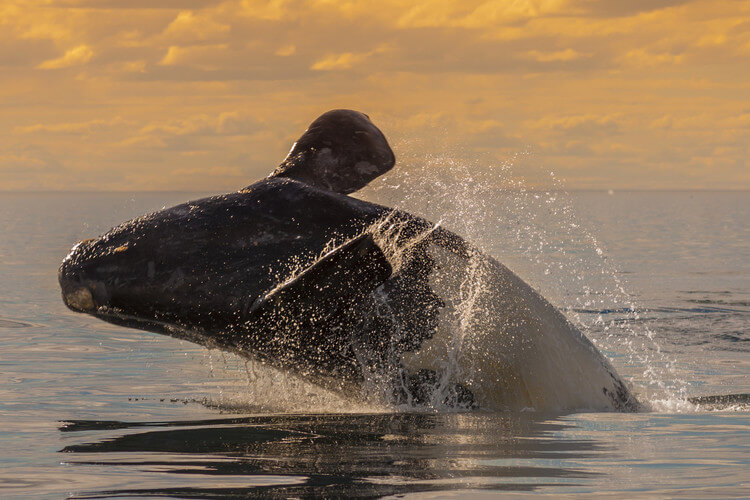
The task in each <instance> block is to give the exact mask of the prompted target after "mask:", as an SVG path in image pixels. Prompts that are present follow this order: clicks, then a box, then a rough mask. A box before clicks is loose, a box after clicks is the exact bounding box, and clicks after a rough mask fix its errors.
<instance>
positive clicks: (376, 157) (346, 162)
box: [271, 109, 396, 194]
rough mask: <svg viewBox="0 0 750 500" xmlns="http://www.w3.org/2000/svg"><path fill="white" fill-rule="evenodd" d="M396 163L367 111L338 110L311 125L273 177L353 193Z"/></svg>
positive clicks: (326, 114) (322, 116) (329, 112)
mask: <svg viewBox="0 0 750 500" xmlns="http://www.w3.org/2000/svg"><path fill="white" fill-rule="evenodd" d="M395 163H396V157H395V156H394V154H393V151H392V150H391V148H390V146H389V145H388V141H387V140H386V139H385V136H384V135H383V133H382V132H381V131H380V130H379V129H378V128H377V127H376V126H375V125H373V123H372V122H371V121H370V118H369V117H368V116H367V115H366V114H364V113H360V112H358V111H352V110H349V109H335V110H333V111H328V112H327V113H324V114H323V115H321V116H320V117H318V118H317V119H316V120H315V121H314V122H312V123H311V124H310V126H309V127H308V128H307V130H306V131H305V133H304V134H302V137H300V138H299V139H298V140H297V142H295V143H294V146H292V149H291V151H289V154H288V155H287V157H286V159H285V160H284V161H283V162H282V163H281V165H279V167H278V168H277V169H276V170H274V171H273V173H272V174H271V177H287V178H290V179H294V180H297V181H300V182H304V183H305V184H309V185H311V186H315V187H317V188H321V189H327V190H330V191H335V192H337V193H342V194H349V193H353V192H354V191H357V190H358V189H361V188H362V187H364V186H366V185H367V183H369V182H370V181H371V180H373V179H374V178H376V177H378V176H380V175H382V174H384V173H386V172H388V171H389V170H390V169H391V168H393V165H394V164H395Z"/></svg>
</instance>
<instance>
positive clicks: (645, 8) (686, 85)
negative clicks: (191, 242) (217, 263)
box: [0, 0, 750, 191]
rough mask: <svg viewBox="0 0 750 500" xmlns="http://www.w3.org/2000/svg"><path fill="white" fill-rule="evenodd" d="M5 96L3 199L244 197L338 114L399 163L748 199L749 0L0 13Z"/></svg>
mask: <svg viewBox="0 0 750 500" xmlns="http://www.w3.org/2000/svg"><path fill="white" fill-rule="evenodd" d="M0 105H1V106H2V108H1V109H2V111H1V112H0V113H1V114H0V190H34V191H38V190H118V191H136V190H201V191H222V190H235V189H239V188H241V187H243V186H245V185H247V184H250V183H251V182H253V181H254V180H257V179H258V178H259V177H261V176H264V175H266V174H267V173H269V172H270V171H271V170H273V168H274V167H275V166H276V165H277V164H278V163H279V161H280V160H281V159H283V157H284V156H285V154H286V152H287V151H288V150H289V148H290V146H291V144H292V142H293V141H294V139H295V138H296V137H298V136H299V135H300V134H301V133H302V131H303V130H304V129H305V127H306V126H307V124H308V123H309V122H310V121H312V120H313V119H314V118H315V117H317V116H318V115H319V114H320V113H322V112H324V111H326V110H328V109H331V108H352V109H358V110H361V111H364V112H365V113H367V114H369V115H370V117H371V118H372V119H373V121H374V122H375V123H376V124H377V125H379V126H380V127H381V128H382V129H383V131H384V132H385V133H386V135H387V136H388V137H389V138H390V139H391V142H392V144H393V146H394V150H395V151H396V154H397V156H398V157H402V158H403V157H408V156H410V157H412V158H413V157H415V156H417V157H418V156H419V155H421V154H428V153H432V154H434V155H438V156H441V155H445V157H446V158H454V159H459V161H460V159H466V161H472V162H475V163H476V167H475V168H484V167H483V166H484V165H491V164H493V163H499V162H503V161H509V160H510V159H512V158H513V157H514V155H517V154H518V153H524V154H526V156H527V157H528V156H530V157H531V158H532V163H534V164H535V165H539V166H542V167H543V168H544V169H547V170H548V171H554V172H555V174H556V175H557V176H558V177H560V178H562V179H564V180H565V186H566V187H567V188H569V189H579V188H593V189H610V188H611V189H627V188H638V189H640V188H645V189H750V163H749V162H748V156H750V1H729V0H727V1H719V0H716V1H701V0H697V1H681V0H628V1H625V0H612V1H594V0H538V1H530V0H528V1H525V0H506V1H481V0H462V1H450V0H436V1H421V0H414V1H410V2H403V1H393V0H379V1H357V0H350V1H332V0H310V1H284V0H274V1H270V2H261V1H255V0H241V1H210V0H67V1H63V0H61V1H52V0H48V1H33V0H26V1H22V2H14V1H10V2H8V1H3V0H0ZM527 161H528V160H527ZM404 168H406V167H404ZM436 168H437V167H436ZM521 173H522V172H521Z"/></svg>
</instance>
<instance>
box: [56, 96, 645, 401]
mask: <svg viewBox="0 0 750 500" xmlns="http://www.w3.org/2000/svg"><path fill="white" fill-rule="evenodd" d="M394 162H395V157H394V155H393V152H392V151H391V149H390V147H389V146H388V142H387V141H386V139H385V137H384V136H383V134H382V133H381V132H380V130H378V128H377V127H375V125H373V124H372V122H371V121H370V120H369V118H368V117H367V116H366V115H364V114H362V113H359V112H356V111H350V110H335V111H330V112H328V113H325V114H324V115H322V116H321V117H319V118H318V119H317V120H315V121H314V122H313V123H312V124H311V125H310V127H309V128H308V129H307V130H306V131H305V133H304V134H303V135H302V137H301V138H300V139H299V140H298V141H297V142H296V143H295V145H294V147H293V148H292V150H291V152H290V153H289V156H288V157H287V158H286V159H285V160H284V162H283V163H282V164H281V165H280V166H279V167H278V168H277V169H276V170H275V171H274V172H273V173H272V174H271V175H270V176H269V177H267V178H266V179H263V180H260V181H258V182H256V183H254V184H252V185H250V186H248V187H247V188H245V189H242V190H241V191H239V192H236V193H229V194H225V195H219V196H213V197H209V198H205V199H201V200H196V201H190V202H187V203H184V204H181V205H177V206H174V207H171V208H167V209H164V210H160V211H158V212H154V213H151V214H148V215H145V216H142V217H139V218H136V219H133V220H131V221H128V222H125V223H124V224H122V225H120V226H117V227H115V228H113V229H112V230H110V231H109V232H107V233H106V234H104V235H102V236H101V237H99V238H96V239H91V240H86V241H83V242H81V243H79V244H78V245H76V246H75V247H73V249H72V250H71V252H70V253H69V255H68V256H67V257H66V258H65V259H64V261H63V262H62V265H61V266H60V270H59V281H60V287H61V289H62V296H63V300H64V302H65V304H66V305H67V306H68V307H69V308H71V309H73V310H75V311H78V312H84V313H88V314H91V315H94V316H96V317H98V318H101V319H103V320H105V321H110V322H113V323H117V324H122V325H125V326H131V327H135V328H141V329H145V330H150V331H155V332H159V333H163V334H167V335H172V336H176V337H179V338H183V339H187V340H190V341H192V342H196V343H199V344H203V345H207V346H210V347H217V348H220V349H223V350H227V351H231V352H235V353H237V354H239V355H241V356H246V357H252V358H254V359H259V360H262V361H263V362H266V363H268V364H270V365H272V366H275V367H277V368H280V369H283V370H288V371H291V372H294V373H297V374H299V375H302V376H304V377H306V378H308V379H309V380H311V381H313V382H315V383H318V384H320V385H323V386H325V387H329V388H335V389H339V390H343V391H345V392H348V393H350V394H359V392H360V391H361V388H362V386H363V384H365V382H366V381H367V380H378V381H379V382H382V383H385V384H386V385H388V386H389V387H390V391H389V392H388V393H389V394H391V397H392V401H394V402H397V403H398V402H409V403H416V404H428V405H433V406H434V405H437V406H439V405H441V404H449V405H453V406H461V407H475V406H480V407H483V408H487V409H516V410H518V409H523V408H527V407H534V408H536V409H538V410H573V409H584V408H586V409H619V410H623V409H624V410H633V409H637V408H638V403H637V401H636V400H635V398H633V397H632V395H631V394H630V392H629V390H628V389H627V387H626V386H625V385H624V384H623V382H622V381H621V380H620V379H619V377H618V376H617V374H616V373H615V371H614V369H613V368H612V367H611V365H610V364H609V362H608V361H607V360H606V359H605V358H604V357H603V356H602V355H601V354H600V353H599V352H598V351H597V350H596V348H595V347H594V346H593V344H591V343H590V342H589V341H588V339H586V338H585V336H583V335H582V334H581V333H580V332H579V331H578V330H577V329H576V328H575V327H574V326H573V325H571V324H570V323H569V322H568V321H567V320H566V319H565V317H564V316H563V315H562V314H561V313H559V312H558V311H557V310H556V309H555V308H554V307H552V306H551V305H550V304H549V303H548V302H547V301H546V300H544V299H543V298H542V297H541V296H540V295H539V294H537V293H536V292H534V291H533V290H532V289H531V288H530V287H529V286H528V285H527V284H525V283H524V282H523V281H522V280H521V279H520V278H518V277H517V276H515V275H514V274H513V273H512V272H511V271H510V270H508V269H507V268H505V267H504V266H502V265H501V264H499V263H498V262H496V261H495V260H494V259H492V258H491V257H489V256H487V255H484V254H483V253H482V252H480V251H478V250H477V249H475V248H473V247H472V246H471V245H469V244H468V243H466V242H465V241H464V240H463V239H461V238H460V237H459V236H457V235H455V234H453V233H451V232H450V231H447V230H445V229H442V228H439V227H436V226H434V225H433V224H431V223H430V222H428V221H426V220H424V219H422V218H420V217H416V216H413V215H411V214H408V213H406V212H403V211H399V210H394V209H390V208H387V207H383V206H380V205H376V204H373V203H369V202H366V201H362V200H358V199H355V198H351V197H349V196H346V194H348V193H351V192H353V191H356V190H357V189H359V188H361V187H362V186H364V185H366V184H367V183H368V182H370V181H371V180H372V179H374V178H375V177H377V176H378V175H381V174H383V173H384V172H387V171H388V170H390V169H391V168H392V167H393V165H394ZM479 268H481V269H483V272H482V280H481V283H480V285H481V287H480V288H481V290H480V289H478V292H481V293H473V292H472V294H471V296H472V299H471V301H470V302H471V303H472V304H473V306H472V308H471V310H468V309H467V306H466V303H465V301H464V299H465V295H466V291H467V288H466V284H467V283H468V282H469V281H471V280H472V279H473V278H472V277H473V275H474V273H476V270H477V269H479ZM472 318H473V319H472ZM456 329H463V330H464V331H462V332H461V335H460V337H461V342H457V341H456V339H457V337H456V335H455V332H456Z"/></svg>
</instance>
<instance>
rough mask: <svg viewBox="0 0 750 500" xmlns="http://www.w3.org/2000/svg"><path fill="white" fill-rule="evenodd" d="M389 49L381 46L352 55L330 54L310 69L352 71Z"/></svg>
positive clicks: (350, 53) (345, 53)
mask: <svg viewBox="0 0 750 500" xmlns="http://www.w3.org/2000/svg"><path fill="white" fill-rule="evenodd" d="M387 50H388V47H387V46H385V45H381V46H380V47H377V48H375V49H373V50H371V51H369V52H361V53H352V52H343V53H340V54H329V55H327V56H325V57H323V58H322V59H320V60H318V61H315V62H314V63H313V65H312V66H310V69H312V70H314V71H332V70H341V69H350V68H352V67H354V66H357V65H359V64H362V63H363V62H365V61H366V60H367V59H369V58H370V57H372V56H374V55H376V54H382V53H383V52H386V51H387Z"/></svg>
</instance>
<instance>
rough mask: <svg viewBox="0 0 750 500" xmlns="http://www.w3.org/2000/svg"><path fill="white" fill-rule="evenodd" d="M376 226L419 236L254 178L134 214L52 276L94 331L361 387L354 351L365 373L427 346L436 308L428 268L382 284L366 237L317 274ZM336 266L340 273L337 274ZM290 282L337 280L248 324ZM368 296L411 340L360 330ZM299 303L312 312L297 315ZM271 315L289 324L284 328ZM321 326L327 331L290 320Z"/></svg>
mask: <svg viewBox="0 0 750 500" xmlns="http://www.w3.org/2000/svg"><path fill="white" fill-rule="evenodd" d="M385 217H390V220H391V221H395V220H398V221H399V223H400V224H402V225H403V227H404V228H405V230H404V231H403V233H402V235H403V236H404V237H407V236H408V235H409V234H414V233H417V232H419V231H425V230H428V229H430V228H431V225H430V223H428V222H427V221H425V220H423V219H420V218H418V217H414V216H411V215H409V214H407V213H405V212H401V211H397V210H393V209H390V208H387V207H383V206H380V205H376V204H373V203H369V202H366V201H362V200H358V199H356V198H352V197H349V196H346V195H343V194H339V193H335V192H333V191H328V190H324V189H318V188H316V187H313V186H310V185H307V184H304V183H302V182H298V181H296V180H292V179H288V178H282V177H270V178H266V179H263V180H261V181H259V182H257V183H255V184H253V185H251V186H249V187H248V188H245V189H243V190H242V191H240V192H236V193H229V194H224V195H219V196H212V197H209V198H204V199H201V200H195V201H190V202H187V203H183V204H181V205H177V206H174V207H171V208H167V209H164V210H160V211H158V212H154V213H151V214H148V215H144V216H142V217H139V218H136V219H133V220H131V221H129V222H126V223H124V224H121V225H119V226H117V227H115V228H113V229H112V230H110V231H109V232H107V233H106V234H104V235H102V236H101V237H99V238H97V239H92V240H87V241H84V242H82V243H80V244H78V245H77V246H76V247H74V248H73V250H72V251H71V253H70V254H69V255H68V256H67V257H66V258H65V260H64V261H63V263H62V265H61V266H60V270H59V273H58V274H59V281H60V285H61V288H62V292H63V300H64V301H65V302H66V304H67V305H68V306H69V307H70V308H71V309H74V310H76V311H79V312H86V313H89V314H92V315H94V316H96V317H98V318H100V319H103V320H105V321H109V322H112V323H115V324H120V325H123V326H129V327H134V328H140V329H145V330H149V331H155V332H158V333H163V334H167V335H171V336H175V337H179V338H183V339H186V340H189V341H192V342H196V343H199V344H203V345H206V346H209V347H217V348H221V349H224V350H228V351H233V352H236V353H238V354H240V355H242V356H246V357H253V358H259V359H262V360H264V361H266V362H268V363H269V364H271V365H273V366H276V367H278V368H281V369H284V370H291V371H294V372H297V373H300V374H302V375H304V376H305V377H307V378H309V379H311V380H313V381H314V382H316V383H319V384H321V385H324V386H326V387H331V386H333V387H336V388H340V387H341V386H342V385H351V384H355V385H356V384H358V383H360V382H361V381H362V379H363V377H364V376H365V374H364V373H363V368H365V367H363V366H361V359H362V356H361V355H359V356H358V353H356V352H354V350H353V348H354V344H355V343H356V342H359V343H360V345H361V344H362V343H363V342H364V344H366V345H365V347H366V348H368V350H369V351H371V352H370V354H371V355H370V364H369V365H368V366H367V369H374V370H381V371H382V370H384V369H386V365H388V363H390V362H391V361H392V358H394V357H395V356H397V354H398V353H399V352H403V350H405V349H412V348H415V347H417V346H418V345H419V344H420V343H421V341H422V340H423V339H424V338H428V337H429V336H430V335H431V332H432V329H433V328H434V323H435V321H436V315H437V312H438V308H439V306H440V305H441V302H440V300H439V299H438V298H436V297H435V296H434V294H433V293H432V292H431V291H430V290H429V286H428V285H427V280H426V279H425V277H426V274H428V273H429V271H430V262H429V260H426V257H425V255H424V253H423V252H419V251H418V249H415V250H414V251H412V252H411V257H410V259H409V260H408V262H407V263H406V264H405V265H404V268H403V269H401V270H400V271H399V272H398V273H396V274H395V275H391V271H392V270H391V269H390V268H388V271H387V272H385V271H383V267H384V266H387V265H388V264H387V261H384V257H383V256H382V252H381V251H380V249H379V248H378V247H377V245H375V244H374V243H373V242H372V239H371V238H370V239H369V240H368V241H365V242H364V243H363V244H364V245H365V247H367V248H368V249H369V250H371V251H370V254H371V255H369V256H364V257H363V256H359V257H357V256H355V258H354V259H349V260H351V262H347V259H346V256H341V257H338V262H339V264H337V265H339V268H338V269H339V271H338V273H336V272H332V271H331V269H333V267H336V266H330V265H329V267H330V269H321V266H323V265H326V264H327V263H326V259H325V258H323V259H321V255H323V254H324V253H325V251H326V250H333V251H334V252H333V253H334V254H336V253H339V254H340V253H345V252H349V253H351V249H349V248H348V247H347V242H351V241H352V240H353V239H355V238H358V237H359V239H361V236H362V235H363V234H364V233H365V230H366V229H367V228H368V227H370V226H371V225H373V224H374V223H376V222H377V221H380V220H383V219H384V218H385ZM434 239H435V240H436V241H443V244H450V245H451V246H452V247H455V248H456V249H457V251H460V249H461V248H462V245H461V244H462V240H461V239H460V238H459V237H457V236H455V235H452V234H451V233H449V232H448V231H445V230H438V231H436V232H435V237H434ZM335 258H336V255H334V256H333V257H332V258H329V260H335ZM357 259H359V260H357ZM341 262H343V263H345V266H348V268H346V267H345V268H343V270H342V268H341V265H340V263H341ZM329 264H330V263H329ZM314 267H317V270H315V269H312V270H311V268H314ZM347 269H349V270H350V272H348V271H347ZM304 270H307V271H304ZM303 271H304V272H303ZM300 272H302V274H311V275H316V276H318V281H320V280H321V279H322V278H324V277H326V276H328V275H333V276H334V278H332V279H336V278H335V277H336V276H338V279H339V280H340V281H339V283H338V284H331V286H329V287H328V288H327V289H325V290H321V289H315V287H308V288H309V291H308V294H309V296H307V297H303V295H304V291H302V292H299V293H297V295H296V296H295V297H294V298H293V299H289V300H287V301H286V304H287V305H286V306H283V305H282V307H279V311H281V312H280V313H278V314H275V315H274V314H268V313H264V314H258V313H257V309H258V304H259V302H262V301H263V300H267V295H269V294H270V293H271V292H272V291H273V290H274V289H275V288H277V287H278V286H279V284H280V283H283V282H284V281H285V280H287V279H288V278H289V277H291V276H293V275H295V274H300ZM315 273H317V274H315ZM308 282H310V280H308ZM378 287H380V289H381V290H384V291H385V292H386V294H390V296H392V300H391V302H392V304H391V306H392V309H393V310H394V311H396V316H397V317H398V318H397V320H399V321H401V322H402V323H403V325H406V330H408V331H409V332H411V333H412V334H413V335H412V336H411V337H410V338H403V339H395V342H396V343H397V345H396V346H395V347H396V348H395V350H394V345H393V344H394V339H390V338H388V335H387V333H388V331H389V329H391V327H392V326H393V325H392V324H391V321H392V319H388V318H379V319H377V321H369V322H367V325H365V324H363V322H362V320H363V319H364V316H367V313H368V311H370V310H371V308H372V307H374V305H373V303H372V297H370V292H372V291H373V290H374V289H376V288H378ZM298 288H300V287H298ZM301 289H302V288H301ZM79 290H84V291H85V290H88V291H89V292H90V295H91V304H83V305H84V306H88V307H82V304H81V303H80V302H76V301H73V300H71V299H70V297H71V296H74V295H75V293H76V292H77V291H79ZM355 290H357V292H356V293H355ZM305 301H307V302H308V303H309V304H315V303H319V304H321V305H320V306H319V307H318V308H317V310H315V308H314V307H308V308H307V309H304V308H300V306H298V305H297V304H299V303H303V302H305ZM277 305H278V300H277ZM295 307H296V309H294V308H295ZM323 310H326V311H327V312H325V313H324V312H321V311H323ZM284 313H286V316H287V317H292V318H293V319H294V320H293V321H286V322H285V321H284V320H283V317H284ZM320 316H327V319H326V321H315V320H308V319H300V318H315V317H320ZM282 323H283V324H284V325H283V327H282V326H279V325H282ZM402 330H403V328H402ZM355 337H356V339H355ZM311 346H312V347H311ZM386 351H388V352H389V356H390V358H389V359H385V354H384V353H385V352H386ZM388 368H393V367H392V366H390V365H389V366H388Z"/></svg>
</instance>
